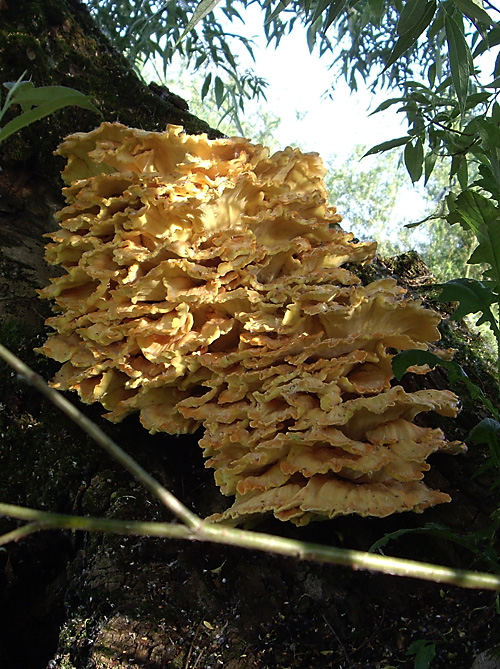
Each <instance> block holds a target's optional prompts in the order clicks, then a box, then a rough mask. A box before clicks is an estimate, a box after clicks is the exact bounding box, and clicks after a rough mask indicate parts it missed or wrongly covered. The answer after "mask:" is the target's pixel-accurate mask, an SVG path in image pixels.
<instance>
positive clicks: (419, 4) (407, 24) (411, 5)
mask: <svg viewBox="0 0 500 669" xmlns="http://www.w3.org/2000/svg"><path fill="white" fill-rule="evenodd" d="M435 13H436V2H435V0H428V1H427V2H424V1H423V0H408V2H407V3H406V4H405V6H404V7H403V11H402V12H401V15H400V17H399V21H398V25H397V32H398V35H399V36H400V37H399V39H398V41H397V42H396V44H395V45H394V48H393V49H392V51H391V53H390V55H389V58H388V60H387V62H386V64H385V67H384V70H383V72H385V71H386V70H387V69H388V68H389V67H390V66H391V65H392V64H393V63H395V62H396V61H397V59H398V58H399V57H400V56H401V55H402V54H403V53H404V52H405V51H407V50H408V49H409V48H410V47H412V46H413V45H414V44H415V43H416V41H417V40H418V38H419V37H420V35H421V34H422V33H423V32H424V30H425V29H426V28H427V27H428V26H429V25H430V23H431V21H432V19H433V17H434V14H435Z"/></svg>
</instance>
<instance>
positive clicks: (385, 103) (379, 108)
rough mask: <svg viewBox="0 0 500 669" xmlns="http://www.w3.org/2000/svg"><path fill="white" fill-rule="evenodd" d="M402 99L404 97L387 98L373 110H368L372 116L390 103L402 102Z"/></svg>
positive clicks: (390, 104) (389, 105)
mask: <svg viewBox="0 0 500 669" xmlns="http://www.w3.org/2000/svg"><path fill="white" fill-rule="evenodd" d="M403 100H405V98H390V99H389V100H385V101H384V102H382V103H381V104H380V105H379V106H378V107H377V108H376V109H375V110H374V111H372V112H370V116H373V114H377V113H378V112H381V111H385V110H386V109H389V107H391V106H392V105H394V104H396V103H397V102H402V101H403Z"/></svg>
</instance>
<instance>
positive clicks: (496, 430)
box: [468, 418, 500, 470]
mask: <svg viewBox="0 0 500 669" xmlns="http://www.w3.org/2000/svg"><path fill="white" fill-rule="evenodd" d="M468 439H470V441H472V442H473V443H474V444H487V446H488V448H489V450H490V456H491V459H492V461H493V464H494V465H495V467H497V469H499V470H500V423H499V422H498V420H494V419H493V418H483V420H482V421H480V422H479V423H478V424H477V425H476V426H474V427H473V428H472V430H471V431H470V433H469V437H468Z"/></svg>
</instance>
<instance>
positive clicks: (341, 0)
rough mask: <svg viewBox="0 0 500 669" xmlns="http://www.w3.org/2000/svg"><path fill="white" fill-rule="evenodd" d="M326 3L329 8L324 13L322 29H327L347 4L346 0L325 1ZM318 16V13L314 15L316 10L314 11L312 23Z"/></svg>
mask: <svg viewBox="0 0 500 669" xmlns="http://www.w3.org/2000/svg"><path fill="white" fill-rule="evenodd" d="M328 4H329V5H330V8H329V9H328V14H327V15H326V19H325V22H324V24H323V31H325V30H327V28H329V27H330V26H331V25H332V23H333V22H334V21H335V19H337V18H338V16H340V14H341V13H342V11H343V10H344V9H345V6H346V4H347V0H333V2H330V3H327V6H328ZM318 17H319V14H318V15H317V16H316V12H315V16H313V18H312V23H314V21H315V20H316V19H317V18H318Z"/></svg>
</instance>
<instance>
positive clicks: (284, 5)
mask: <svg viewBox="0 0 500 669" xmlns="http://www.w3.org/2000/svg"><path fill="white" fill-rule="evenodd" d="M291 2H292V0H280V2H278V4H277V5H276V7H275V8H274V9H273V11H272V12H271V13H270V14H269V16H266V19H265V21H264V25H268V24H269V23H271V21H274V19H275V18H276V17H277V16H278V15H279V14H280V13H281V12H282V11H283V10H284V9H286V8H287V7H288V5H289V4H290V3H291Z"/></svg>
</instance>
